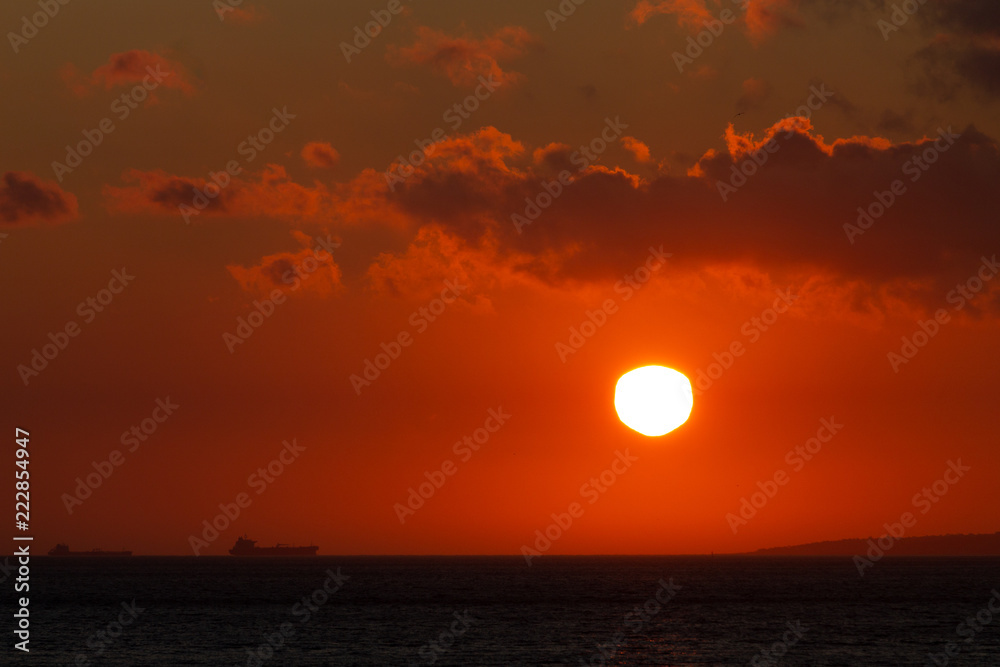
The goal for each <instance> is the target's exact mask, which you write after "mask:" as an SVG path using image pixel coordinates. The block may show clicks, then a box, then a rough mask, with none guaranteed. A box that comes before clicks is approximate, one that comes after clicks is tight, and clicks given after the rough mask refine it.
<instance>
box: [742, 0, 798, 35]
mask: <svg viewBox="0 0 1000 667" xmlns="http://www.w3.org/2000/svg"><path fill="white" fill-rule="evenodd" d="M796 5H797V0H750V2H749V3H748V4H747V6H746V17H745V21H746V30H747V35H748V36H749V37H750V41H751V42H753V43H754V44H759V43H760V42H762V41H764V40H765V39H767V38H768V37H770V36H771V35H773V34H774V33H776V32H777V31H778V30H779V29H780V28H783V27H802V26H803V25H804V22H803V21H802V19H801V17H799V15H798V13H797V12H796Z"/></svg>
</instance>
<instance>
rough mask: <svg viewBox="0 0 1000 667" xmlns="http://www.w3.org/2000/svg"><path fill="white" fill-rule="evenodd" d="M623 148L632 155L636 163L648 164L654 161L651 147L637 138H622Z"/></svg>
mask: <svg viewBox="0 0 1000 667" xmlns="http://www.w3.org/2000/svg"><path fill="white" fill-rule="evenodd" d="M622 146H623V147H624V148H625V150H627V151H628V152H629V153H631V154H632V157H634V158H635V161H636V162H641V163H643V164H646V163H648V162H652V161H653V158H652V157H651V156H650V154H649V146H647V145H646V144H644V143H642V142H641V141H639V140H638V139H636V138H635V137H622Z"/></svg>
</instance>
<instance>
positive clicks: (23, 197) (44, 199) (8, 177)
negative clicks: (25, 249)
mask: <svg viewBox="0 0 1000 667" xmlns="http://www.w3.org/2000/svg"><path fill="white" fill-rule="evenodd" d="M76 216H77V202H76V197H75V196H73V195H72V194H70V193H68V192H66V191H65V190H63V189H62V188H60V187H59V186H58V185H56V184H55V183H47V182H45V181H42V180H41V179H39V178H38V177H37V176H35V175H34V174H29V173H25V172H19V171H8V172H7V173H5V174H4V175H3V179H2V182H0V222H2V223H3V225H5V226H17V225H24V224H29V223H36V222H47V223H59V222H66V221H69V220H72V219H74V218H76Z"/></svg>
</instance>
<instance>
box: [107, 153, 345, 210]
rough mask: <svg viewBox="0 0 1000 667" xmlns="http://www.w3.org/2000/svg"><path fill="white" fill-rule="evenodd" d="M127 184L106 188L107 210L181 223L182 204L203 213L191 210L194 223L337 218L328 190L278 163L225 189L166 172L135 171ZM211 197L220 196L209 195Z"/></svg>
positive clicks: (233, 180) (127, 174)
mask: <svg viewBox="0 0 1000 667" xmlns="http://www.w3.org/2000/svg"><path fill="white" fill-rule="evenodd" d="M122 180H123V181H125V182H126V183H127V184H128V185H125V186H120V187H119V186H112V185H105V186H104V189H103V194H104V199H105V202H106V204H107V207H108V209H109V210H110V211H112V212H114V213H132V214H135V213H146V214H153V215H176V216H178V220H181V219H182V218H181V215H182V211H181V208H180V207H181V206H182V205H184V206H187V207H192V208H195V210H197V211H199V212H198V213H197V214H195V213H191V212H190V211H189V213H191V215H192V216H193V217H192V219H193V220H200V219H201V218H202V216H204V217H213V216H219V217H222V216H227V217H242V218H253V217H265V218H278V219H284V220H297V221H303V220H304V221H323V220H327V219H329V216H330V214H331V213H332V209H331V206H332V201H333V198H332V195H331V193H330V191H329V190H328V189H327V188H326V187H325V186H324V185H322V184H320V183H315V184H314V185H312V186H307V185H301V184H299V183H296V182H294V181H292V179H291V178H290V177H289V175H288V172H287V171H286V170H285V168H284V167H282V166H281V165H277V164H268V165H267V166H266V167H265V168H264V169H263V170H262V171H261V172H258V173H257V174H255V175H250V176H248V177H246V178H239V177H235V176H234V177H232V178H231V181H230V183H229V184H228V185H227V186H226V187H224V188H221V189H220V188H218V187H217V186H216V185H215V184H214V183H210V182H209V181H207V180H206V179H204V178H192V177H186V176H175V175H172V174H167V173H166V172H164V171H161V170H155V171H141V170H138V169H130V170H128V171H126V172H125V173H124V174H123V175H122ZM217 190H218V192H217V193H216V191H217ZM209 194H214V196H206V195H209ZM199 204H200V206H199Z"/></svg>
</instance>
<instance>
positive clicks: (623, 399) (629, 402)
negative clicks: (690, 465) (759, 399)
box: [615, 366, 694, 436]
mask: <svg viewBox="0 0 1000 667" xmlns="http://www.w3.org/2000/svg"><path fill="white" fill-rule="evenodd" d="M693 405H694V394H693V392H692V391H691V381H690V380H688V379H687V377H686V376H685V375H684V374H683V373H680V372H678V371H675V370H674V369H673V368H667V367H666V366H643V367H642V368H636V369H635V370H631V371H629V372H628V373H626V374H625V375H623V376H621V377H620V378H618V384H617V385H615V410H617V412H618V418H619V419H621V420H622V423H623V424H625V425H626V426H628V427H629V428H630V429H632V430H633V431H638V432H639V433H642V434H643V435H648V436H659V435H665V434H667V433H670V432H671V431H673V430H674V429H675V428H677V427H678V426H680V425H681V424H683V423H684V422H686V421H687V418H688V416H689V415H690V414H691V408H692V406H693Z"/></svg>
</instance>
